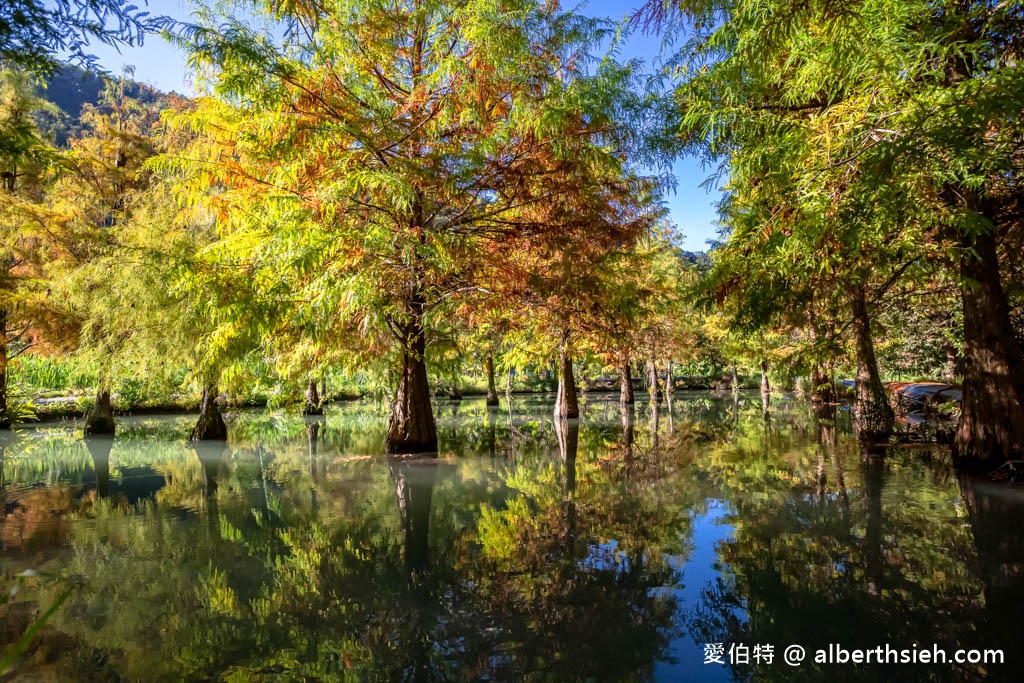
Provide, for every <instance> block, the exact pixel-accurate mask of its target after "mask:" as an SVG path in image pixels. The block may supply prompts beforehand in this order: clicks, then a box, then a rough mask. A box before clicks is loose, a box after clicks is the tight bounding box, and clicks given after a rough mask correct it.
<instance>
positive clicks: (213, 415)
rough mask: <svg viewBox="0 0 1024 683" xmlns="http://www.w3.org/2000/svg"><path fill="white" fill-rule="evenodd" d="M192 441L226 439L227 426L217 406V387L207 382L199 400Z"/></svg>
mask: <svg viewBox="0 0 1024 683" xmlns="http://www.w3.org/2000/svg"><path fill="white" fill-rule="evenodd" d="M191 438H192V440H193V441H227V440H228V427H227V425H226V424H224V418H223V417H222V416H221V414H220V409H219V408H218V407H217V387H216V385H214V384H207V385H206V386H204V387H203V395H202V398H201V399H200V401H199V419H198V420H197V421H196V426H195V428H194V429H193V430H192V436H191Z"/></svg>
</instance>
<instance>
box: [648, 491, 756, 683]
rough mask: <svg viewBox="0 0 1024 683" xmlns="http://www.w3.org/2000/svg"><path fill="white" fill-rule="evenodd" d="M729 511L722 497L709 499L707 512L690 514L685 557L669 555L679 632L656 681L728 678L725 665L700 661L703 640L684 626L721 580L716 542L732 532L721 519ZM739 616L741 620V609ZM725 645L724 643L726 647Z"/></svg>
mask: <svg viewBox="0 0 1024 683" xmlns="http://www.w3.org/2000/svg"><path fill="white" fill-rule="evenodd" d="M730 514H732V511H731V510H730V509H729V505H728V503H727V502H726V501H724V500H718V499H709V500H708V501H707V511H706V512H702V513H699V514H693V513H691V520H692V524H693V538H692V541H691V542H692V544H693V550H691V551H690V554H689V556H688V557H686V558H685V559H684V558H678V557H676V558H672V564H673V566H675V567H676V568H677V569H679V570H680V571H681V572H682V585H683V587H682V588H677V589H675V590H673V591H672V592H673V593H674V594H675V596H676V599H677V600H678V601H679V608H678V611H677V614H676V618H677V619H678V620H679V625H680V629H681V632H680V635H679V636H678V637H676V638H674V639H673V640H672V643H671V644H670V645H669V648H668V652H667V657H666V658H665V659H664V660H663V661H659V662H657V663H656V664H655V667H654V678H655V679H656V680H659V681H732V680H733V678H732V675H731V674H730V672H729V669H728V667H726V666H724V665H720V664H704V643H703V642H698V640H697V638H696V636H695V635H693V634H691V633H690V632H689V631H688V630H687V629H686V623H687V621H689V619H688V614H690V613H692V611H693V610H695V609H699V605H700V604H701V601H702V600H703V597H704V593H705V591H707V590H709V589H710V588H711V587H712V586H714V585H715V584H717V583H718V581H719V580H723V576H722V571H721V570H722V566H721V563H720V562H719V560H718V545H719V544H720V543H721V542H723V541H725V540H728V539H729V538H731V537H732V535H733V527H732V526H731V525H730V524H728V523H726V522H725V519H726V518H727V517H728V516H729V515H730ZM736 617H737V618H739V619H745V615H743V614H742V613H741V612H737V613H736ZM726 647H728V646H726Z"/></svg>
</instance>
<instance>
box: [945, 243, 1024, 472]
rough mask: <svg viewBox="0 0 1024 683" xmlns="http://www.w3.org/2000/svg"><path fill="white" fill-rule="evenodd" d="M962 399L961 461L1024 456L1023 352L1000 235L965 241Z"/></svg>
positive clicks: (983, 465) (957, 443) (972, 463)
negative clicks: (1004, 279)
mask: <svg viewBox="0 0 1024 683" xmlns="http://www.w3.org/2000/svg"><path fill="white" fill-rule="evenodd" d="M961 246H962V256H961V259H960V278H961V285H960V287H961V296H962V298H963V309H964V362H963V374H964V383H963V403H962V410H961V413H960V425H959V427H958V429H957V433H956V438H955V440H954V442H953V458H954V462H956V464H957V465H958V466H961V467H966V468H969V469H976V470H986V469H993V468H995V467H998V466H1000V465H1002V464H1003V463H1004V462H1006V461H1007V460H1013V459H1020V458H1024V358H1022V352H1021V347H1020V344H1019V343H1018V341H1017V339H1016V337H1015V336H1014V333H1013V326H1012V324H1011V322H1010V306H1009V303H1008V301H1007V298H1006V293H1005V292H1004V290H1003V286H1002V283H1001V281H1000V278H999V261H998V257H997V254H996V241H995V237H994V236H993V235H991V234H989V233H984V234H981V235H978V236H977V238H976V239H975V240H974V241H973V244H968V243H964V244H962V245H961Z"/></svg>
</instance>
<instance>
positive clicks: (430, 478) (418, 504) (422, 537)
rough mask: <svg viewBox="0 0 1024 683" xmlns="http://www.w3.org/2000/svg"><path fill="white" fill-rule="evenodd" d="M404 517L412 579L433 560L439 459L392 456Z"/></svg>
mask: <svg viewBox="0 0 1024 683" xmlns="http://www.w3.org/2000/svg"><path fill="white" fill-rule="evenodd" d="M389 467H390V469H391V477H392V479H393V480H394V482H395V495H396V497H397V498H398V512H399V514H400V515H401V519H402V555H403V556H404V559H405V569H406V572H408V574H409V577H410V578H416V576H417V574H419V573H420V572H422V571H423V570H425V569H427V567H428V565H429V563H430V503H431V499H432V498H433V496H434V481H435V480H436V479H437V462H436V461H425V460H414V461H408V460H395V459H389Z"/></svg>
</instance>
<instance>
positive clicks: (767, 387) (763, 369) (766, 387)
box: [761, 360, 772, 396]
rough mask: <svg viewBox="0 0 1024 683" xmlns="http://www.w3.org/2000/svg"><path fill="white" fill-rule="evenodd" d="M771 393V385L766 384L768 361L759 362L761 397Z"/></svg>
mask: <svg viewBox="0 0 1024 683" xmlns="http://www.w3.org/2000/svg"><path fill="white" fill-rule="evenodd" d="M771 392H772V387H771V384H769V383H768V361H766V360H762V361H761V395H762V396H765V395H768V394H770V393H771Z"/></svg>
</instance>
